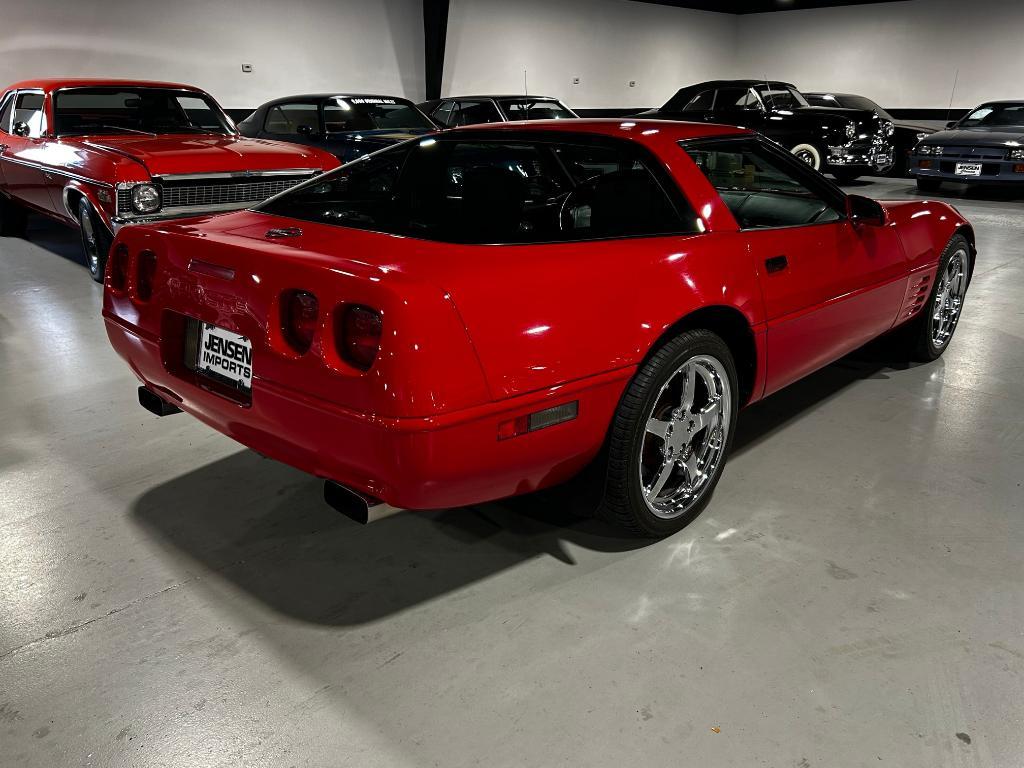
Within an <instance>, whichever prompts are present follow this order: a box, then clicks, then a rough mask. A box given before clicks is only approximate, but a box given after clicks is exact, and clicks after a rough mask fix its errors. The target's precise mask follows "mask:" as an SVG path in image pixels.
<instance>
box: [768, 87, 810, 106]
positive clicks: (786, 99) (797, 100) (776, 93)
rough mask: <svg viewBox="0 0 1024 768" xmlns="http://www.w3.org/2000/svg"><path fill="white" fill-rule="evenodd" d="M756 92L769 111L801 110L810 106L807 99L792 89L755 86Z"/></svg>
mask: <svg viewBox="0 0 1024 768" xmlns="http://www.w3.org/2000/svg"><path fill="white" fill-rule="evenodd" d="M754 90H755V91H757V95H758V96H760V97H761V101H763V102H764V104H765V106H766V107H768V108H769V109H799V108H800V107H808V106H810V105H809V104H808V103H807V99H805V98H804V97H803V95H802V94H801V93H800V92H799V91H796V90H794V89H792V88H771V87H769V86H768V85H767V84H765V85H755V86H754Z"/></svg>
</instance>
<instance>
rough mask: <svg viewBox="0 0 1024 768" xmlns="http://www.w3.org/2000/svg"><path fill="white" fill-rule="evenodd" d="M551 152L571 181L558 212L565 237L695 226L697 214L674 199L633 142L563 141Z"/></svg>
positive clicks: (661, 231) (620, 234)
mask: <svg viewBox="0 0 1024 768" xmlns="http://www.w3.org/2000/svg"><path fill="white" fill-rule="evenodd" d="M554 151H555V154H556V155H557V157H558V159H559V160H560V161H561V163H562V165H563V167H565V168H566V169H567V170H568V172H569V174H570V176H572V179H573V182H574V188H573V191H572V192H571V193H570V194H569V195H568V196H567V198H566V200H565V202H564V204H563V205H562V209H561V212H560V216H561V221H560V226H561V229H562V231H563V232H564V233H565V234H566V235H567V236H568V237H570V238H572V239H585V238H601V237H627V236H637V235H663V234H670V233H683V232H696V231H698V230H697V216H696V215H695V214H694V213H693V211H691V210H689V206H688V205H687V204H686V203H685V201H683V200H681V199H680V200H678V201H677V203H676V204H674V203H673V201H672V200H671V199H670V198H669V196H668V194H667V193H666V191H665V189H664V188H663V187H662V184H661V183H660V182H659V181H658V179H657V178H656V177H655V175H654V174H653V173H652V172H651V170H650V168H648V166H647V165H646V164H645V162H644V161H643V160H642V159H641V158H640V157H639V156H638V155H637V153H636V152H635V151H634V150H633V148H632V147H628V146H623V147H618V146H616V147H609V146H603V145H591V146H583V145H561V146H558V147H556V148H555V150H554ZM666 182H667V183H672V182H671V180H668V179H666ZM680 208H684V209H685V210H682V211H681V210H680Z"/></svg>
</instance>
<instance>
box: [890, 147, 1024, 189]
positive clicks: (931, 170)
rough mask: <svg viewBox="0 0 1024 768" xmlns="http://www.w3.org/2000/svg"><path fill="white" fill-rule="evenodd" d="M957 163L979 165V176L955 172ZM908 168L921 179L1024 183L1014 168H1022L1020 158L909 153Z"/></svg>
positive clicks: (1022, 177)
mask: <svg viewBox="0 0 1024 768" xmlns="http://www.w3.org/2000/svg"><path fill="white" fill-rule="evenodd" d="M922 162H924V163H928V164H930V165H929V166H926V167H924V168H922V167H921V163H922ZM958 163H976V164H978V165H981V175H980V176H963V175H960V174H957V172H956V166H957V164H958ZM909 166H910V168H909V170H910V174H911V175H912V176H919V177H921V178H923V179H940V180H942V181H955V182H957V183H958V184H1020V183H1024V172H1017V171H1015V170H1014V169H1015V168H1021V169H1024V161H1021V160H1013V161H1011V160H977V161H975V160H971V159H970V158H951V159H948V160H947V159H944V158H943V157H942V156H941V155H939V156H934V155H917V154H911V155H910V160H909Z"/></svg>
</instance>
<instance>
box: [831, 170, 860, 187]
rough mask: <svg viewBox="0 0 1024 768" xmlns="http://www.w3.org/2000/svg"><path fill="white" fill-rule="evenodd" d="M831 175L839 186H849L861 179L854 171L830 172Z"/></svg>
mask: <svg viewBox="0 0 1024 768" xmlns="http://www.w3.org/2000/svg"><path fill="white" fill-rule="evenodd" d="M832 175H833V176H834V177H835V179H836V181H838V182H839V183H840V184H849V183H850V182H851V181H856V180H857V179H859V178H860V177H861V174H859V173H857V172H856V171H832Z"/></svg>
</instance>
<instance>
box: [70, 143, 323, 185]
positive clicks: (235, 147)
mask: <svg viewBox="0 0 1024 768" xmlns="http://www.w3.org/2000/svg"><path fill="white" fill-rule="evenodd" d="M85 144H87V145H88V146H90V147H93V148H94V149H101V150H104V151H107V152H113V153H115V154H118V155H121V156H123V157H128V158H130V159H132V160H136V161H137V162H140V163H142V164H143V165H144V166H145V167H146V170H148V171H149V173H150V175H151V176H162V175H165V174H172V173H224V172H231V171H270V170H279V169H286V168H316V169H323V168H324V165H323V159H322V157H321V156H320V154H319V153H318V152H317V150H315V149H312V148H310V147H301V146H299V145H297V144H285V143H284V142H280V141H266V140H264V139H246V138H243V137H240V136H216V135H203V136H96V137H92V138H89V139H86V140H85Z"/></svg>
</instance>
